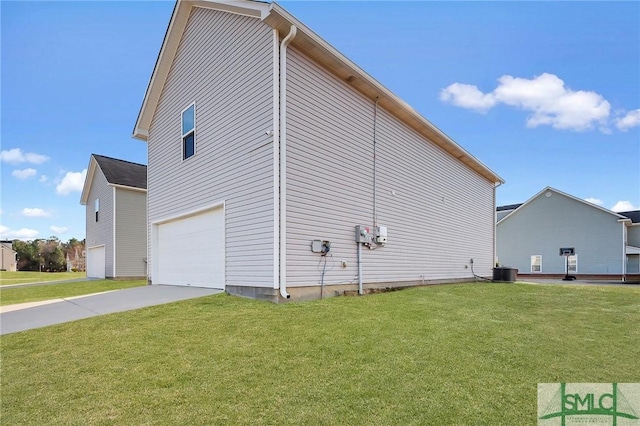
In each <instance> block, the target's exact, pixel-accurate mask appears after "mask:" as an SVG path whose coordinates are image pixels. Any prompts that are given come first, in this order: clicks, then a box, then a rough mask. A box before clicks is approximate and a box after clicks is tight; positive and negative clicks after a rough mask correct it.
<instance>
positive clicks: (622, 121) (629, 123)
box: [614, 108, 640, 132]
mask: <svg viewBox="0 0 640 426" xmlns="http://www.w3.org/2000/svg"><path fill="white" fill-rule="evenodd" d="M614 122H615V123H616V127H617V128H618V129H620V130H622V131H623V132H626V131H627V130H629V129H631V128H632V127H638V126H640V108H638V109H634V110H633V111H629V112H627V114H626V115H625V116H624V117H619V118H616V119H615V120H614Z"/></svg>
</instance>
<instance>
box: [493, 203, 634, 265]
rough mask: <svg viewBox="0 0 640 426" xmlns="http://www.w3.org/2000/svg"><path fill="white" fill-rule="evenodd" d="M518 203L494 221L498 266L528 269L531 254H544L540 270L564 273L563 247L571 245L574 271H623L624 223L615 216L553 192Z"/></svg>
mask: <svg viewBox="0 0 640 426" xmlns="http://www.w3.org/2000/svg"><path fill="white" fill-rule="evenodd" d="M549 192H551V194H552V195H551V196H550V197H546V196H545V193H542V194H540V195H539V196H538V197H536V198H534V199H533V200H531V201H530V202H529V203H528V204H526V205H523V206H522V207H520V208H519V209H518V210H517V211H516V212H514V213H513V214H511V215H509V216H508V217H507V218H505V219H504V220H503V221H502V222H500V223H499V224H498V225H497V253H498V259H499V262H500V264H501V265H505V266H510V267H513V268H517V269H518V270H519V271H520V272H522V273H530V272H531V256H532V255H542V273H546V274H563V273H565V263H564V257H562V256H560V255H559V249H560V248H561V247H574V248H575V251H576V254H577V255H578V274H620V273H622V252H623V251H622V250H623V249H622V226H623V224H621V223H620V222H618V218H617V217H615V216H614V215H612V214H610V213H607V212H605V211H602V210H600V209H598V208H595V207H591V206H588V205H586V204H584V203H581V202H580V201H577V200H574V199H571V198H569V197H566V196H564V195H562V194H559V193H557V192H555V191H549Z"/></svg>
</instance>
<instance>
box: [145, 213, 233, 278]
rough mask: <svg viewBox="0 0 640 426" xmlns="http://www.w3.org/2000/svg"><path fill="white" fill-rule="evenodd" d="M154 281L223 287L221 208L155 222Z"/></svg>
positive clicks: (223, 254)
mask: <svg viewBox="0 0 640 426" xmlns="http://www.w3.org/2000/svg"><path fill="white" fill-rule="evenodd" d="M154 234H155V238H156V242H155V244H154V247H155V254H154V256H153V259H154V264H153V269H154V277H152V280H153V284H166V285H181V286H194V287H208V288H218V289H223V290H224V278H225V276H224V266H225V250H224V247H225V244H224V209H223V208H222V207H219V208H215V209H212V210H207V211H204V212H200V213H197V214H193V215H189V216H183V217H179V218H176V219H173V220H169V221H166V222H163V223H159V224H156V225H154Z"/></svg>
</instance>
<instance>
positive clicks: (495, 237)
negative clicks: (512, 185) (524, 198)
mask: <svg viewBox="0 0 640 426" xmlns="http://www.w3.org/2000/svg"><path fill="white" fill-rule="evenodd" d="M500 185H502V182H497V184H494V185H493V264H492V265H491V271H493V268H495V267H496V259H497V258H498V241H497V240H498V212H497V209H498V206H497V202H496V190H497V189H498V187H499V186H500Z"/></svg>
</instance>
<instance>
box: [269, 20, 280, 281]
mask: <svg viewBox="0 0 640 426" xmlns="http://www.w3.org/2000/svg"><path fill="white" fill-rule="evenodd" d="M272 31H273V42H272V43H273V71H272V72H273V106H272V108H273V132H272V133H271V137H272V139H273V288H274V289H278V288H280V66H279V65H280V34H279V33H278V30H277V29H275V28H274V29H273V30H272Z"/></svg>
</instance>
